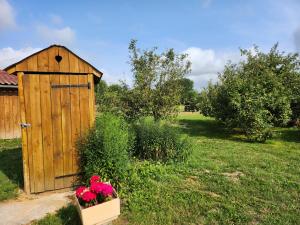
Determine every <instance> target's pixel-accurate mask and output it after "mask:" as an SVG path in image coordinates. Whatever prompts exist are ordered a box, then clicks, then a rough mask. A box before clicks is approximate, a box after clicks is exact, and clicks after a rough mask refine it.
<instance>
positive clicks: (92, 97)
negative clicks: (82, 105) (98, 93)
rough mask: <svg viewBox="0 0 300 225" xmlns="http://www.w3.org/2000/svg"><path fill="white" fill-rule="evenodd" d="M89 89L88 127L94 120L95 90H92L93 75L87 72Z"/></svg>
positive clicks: (91, 125) (92, 124)
mask: <svg viewBox="0 0 300 225" xmlns="http://www.w3.org/2000/svg"><path fill="white" fill-rule="evenodd" d="M88 82H89V84H90V89H89V110H90V127H93V126H94V122H95V91H94V88H95V87H94V75H93V74H88Z"/></svg>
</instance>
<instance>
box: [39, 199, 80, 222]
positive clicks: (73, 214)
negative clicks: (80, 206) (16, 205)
mask: <svg viewBox="0 0 300 225" xmlns="http://www.w3.org/2000/svg"><path fill="white" fill-rule="evenodd" d="M33 225H81V220H80V217H79V214H78V212H77V210H76V207H75V206H74V205H72V204H71V203H70V204H69V205H67V206H65V207H63V208H61V209H59V210H58V211H57V212H56V214H48V215H47V216H45V217H44V218H43V219H41V220H39V221H35V222H33Z"/></svg>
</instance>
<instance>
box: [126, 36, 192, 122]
mask: <svg viewBox="0 0 300 225" xmlns="http://www.w3.org/2000/svg"><path fill="white" fill-rule="evenodd" d="M136 43H137V41H136V40H132V41H131V42H130V45H129V52H130V64H131V66H132V72H133V88H132V90H130V91H128V92H127V95H126V100H125V108H126V109H125V110H126V116H127V117H128V118H129V119H136V118H139V117H142V116H153V117H154V119H155V120H160V119H163V118H169V117H172V116H174V115H176V113H177V112H178V105H179V103H180V96H181V92H182V87H181V85H180V82H179V81H180V79H182V78H184V76H185V75H186V74H188V73H189V72H190V67H191V63H190V62H189V61H188V60H187V55H186V54H177V53H175V52H174V50H173V49H169V50H167V51H165V52H163V53H161V54H159V53H157V51H156V50H157V48H153V49H151V50H140V49H138V48H137V46H136Z"/></svg>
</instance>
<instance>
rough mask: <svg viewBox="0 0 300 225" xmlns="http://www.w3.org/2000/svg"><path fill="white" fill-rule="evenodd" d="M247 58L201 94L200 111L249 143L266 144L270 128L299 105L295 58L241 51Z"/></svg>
mask: <svg viewBox="0 0 300 225" xmlns="http://www.w3.org/2000/svg"><path fill="white" fill-rule="evenodd" d="M241 53H242V55H243V56H244V57H245V58H246V59H245V60H244V61H242V62H240V63H238V64H228V65H227V66H226V67H225V69H224V71H223V72H222V73H221V74H220V76H219V81H218V83H216V84H214V85H212V84H211V85H210V86H209V87H208V88H207V89H205V90H204V91H203V92H202V93H201V98H200V99H201V102H200V108H201V111H202V112H205V114H207V115H210V116H213V117H215V118H217V119H218V120H220V121H222V122H223V123H224V124H225V125H226V126H227V127H228V128H240V129H241V130H242V131H243V132H245V134H246V135H247V137H248V138H249V139H250V140H256V141H265V140H266V139H267V138H268V137H270V135H271V130H270V128H271V127H274V126H284V125H286V124H287V122H288V121H289V120H290V119H291V116H292V108H291V106H292V103H296V104H297V103H298V104H299V95H297V92H299V89H300V85H299V84H300V82H299V78H300V74H299V65H300V64H299V57H298V55H297V54H287V55H286V54H285V53H284V52H279V51H278V45H277V44H276V45H275V46H274V47H273V48H272V49H271V50H270V52H268V53H263V52H260V51H259V49H258V48H257V47H255V51H254V52H252V51H249V50H241Z"/></svg>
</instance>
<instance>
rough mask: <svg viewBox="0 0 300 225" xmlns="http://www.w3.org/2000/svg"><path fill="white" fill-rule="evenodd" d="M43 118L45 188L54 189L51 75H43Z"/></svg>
mask: <svg viewBox="0 0 300 225" xmlns="http://www.w3.org/2000/svg"><path fill="white" fill-rule="evenodd" d="M39 78H40V89H41V102H42V107H41V120H42V130H43V132H42V135H43V153H44V154H43V155H44V175H45V190H54V180H55V175H54V165H53V138H52V121H51V116H52V106H51V96H50V92H51V89H50V88H51V87H50V77H49V75H41V76H39Z"/></svg>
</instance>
